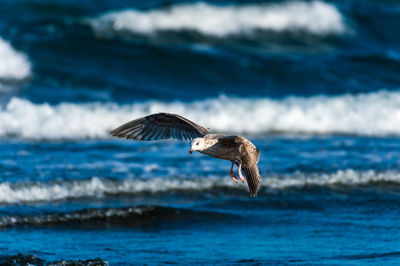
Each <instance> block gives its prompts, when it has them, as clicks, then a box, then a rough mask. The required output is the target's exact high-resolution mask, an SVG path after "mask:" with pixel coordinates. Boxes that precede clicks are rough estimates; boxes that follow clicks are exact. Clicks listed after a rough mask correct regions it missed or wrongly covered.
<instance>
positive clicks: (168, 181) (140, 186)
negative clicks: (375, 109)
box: [0, 170, 400, 204]
mask: <svg viewBox="0 0 400 266" xmlns="http://www.w3.org/2000/svg"><path fill="white" fill-rule="evenodd" d="M374 182H394V183H400V173H399V172H396V171H386V172H376V171H372V170H370V171H354V170H343V171H342V170H340V171H338V172H335V173H326V174H318V173H315V174H304V173H296V174H292V175H273V176H263V177H262V178H261V190H264V189H267V190H268V189H278V190H280V189H288V188H303V187H305V186H336V185H344V186H357V185H366V184H370V183H374ZM213 189H215V190H218V191H224V189H229V190H231V189H238V190H243V191H245V190H247V189H248V188H247V186H246V185H245V184H235V183H233V182H232V180H231V179H230V178H228V177H226V178H217V177H215V178H213V177H210V178H196V179H179V178H151V179H134V178H131V179H124V180H111V179H102V178H99V177H93V178H91V179H86V180H75V181H57V182H49V183H18V184H12V183H8V182H5V183H0V204H16V203H29V202H38V201H46V202H50V201H57V200H65V199H73V198H85V197H89V198H102V197H104V196H105V195H106V194H108V195H116V194H122V193H123V194H135V193H141V192H149V193H159V192H166V191H172V190H192V191H204V190H213Z"/></svg>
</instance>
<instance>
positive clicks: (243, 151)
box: [238, 137, 260, 197]
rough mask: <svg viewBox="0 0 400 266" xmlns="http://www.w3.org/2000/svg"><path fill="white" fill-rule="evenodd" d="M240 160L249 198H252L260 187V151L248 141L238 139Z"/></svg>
mask: <svg viewBox="0 0 400 266" xmlns="http://www.w3.org/2000/svg"><path fill="white" fill-rule="evenodd" d="M238 142H239V143H240V146H239V153H240V159H241V161H242V169H243V171H244V174H245V176H246V179H247V185H248V186H249V190H250V196H252V197H254V196H256V195H257V193H258V189H259V185H260V173H259V171H258V166H257V164H258V160H259V158H260V151H259V150H258V149H257V147H256V146H255V145H254V144H253V143H251V142H250V141H249V140H247V139H245V138H242V137H238Z"/></svg>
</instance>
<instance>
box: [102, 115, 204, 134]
mask: <svg viewBox="0 0 400 266" xmlns="http://www.w3.org/2000/svg"><path fill="white" fill-rule="evenodd" d="M110 133H111V134H112V135H113V136H114V137H118V138H127V139H133V140H159V139H168V138H175V139H179V140H182V139H189V140H191V139H194V138H197V137H202V136H204V135H206V134H208V133H209V131H208V129H206V128H204V127H202V126H199V125H197V124H196V123H193V122H192V121H190V120H188V119H186V118H184V117H182V116H180V115H176V114H168V113H158V114H152V115H148V116H145V117H142V118H139V119H136V120H132V121H130V122H128V123H125V124H123V125H122V126H120V127H117V128H116V129H114V130H112V131H111V132H110Z"/></svg>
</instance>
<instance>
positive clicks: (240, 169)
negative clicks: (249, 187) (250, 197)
mask: <svg viewBox="0 0 400 266" xmlns="http://www.w3.org/2000/svg"><path fill="white" fill-rule="evenodd" d="M238 172H239V177H240V181H242V183H244V176H243V174H242V164H239V170H238Z"/></svg>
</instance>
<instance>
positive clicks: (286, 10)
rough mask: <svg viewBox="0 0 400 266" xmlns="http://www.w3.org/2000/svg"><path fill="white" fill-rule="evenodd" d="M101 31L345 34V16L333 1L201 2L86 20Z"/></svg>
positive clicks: (113, 13) (131, 11)
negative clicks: (258, 31) (270, 2)
mask: <svg viewBox="0 0 400 266" xmlns="http://www.w3.org/2000/svg"><path fill="white" fill-rule="evenodd" d="M86 22H87V23H88V24H89V25H91V26H92V28H93V29H94V30H95V31H96V32H98V33H101V34H106V35H107V34H110V33H117V32H132V33H139V34H152V33H155V32H157V31H180V30H191V31H197V32H199V33H202V34H205V35H211V36H215V37H224V36H227V35H240V34H249V33H252V32H254V31H255V30H271V31H277V32H280V31H299V30H300V31H305V32H309V33H312V34H318V35H327V34H342V33H344V32H345V31H346V25H345V22H344V18H343V16H342V14H341V13H340V11H339V10H338V9H337V8H336V7H335V6H334V5H332V4H328V3H325V2H322V1H311V2H305V1H290V2H286V3H280V4H268V5H267V4H246V5H228V6H216V5H211V4H208V3H203V2H198V3H191V4H181V5H175V6H171V7H169V8H163V9H155V10H148V11H139V10H132V9H129V10H123V11H114V12H110V13H107V14H104V15H101V16H99V17H96V18H93V19H89V20H87V21H86Z"/></svg>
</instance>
